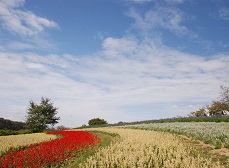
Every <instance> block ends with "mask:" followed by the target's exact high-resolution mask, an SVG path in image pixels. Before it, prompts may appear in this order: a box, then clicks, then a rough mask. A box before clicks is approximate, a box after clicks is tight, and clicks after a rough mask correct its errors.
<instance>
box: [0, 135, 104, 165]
mask: <svg viewBox="0 0 229 168" xmlns="http://www.w3.org/2000/svg"><path fill="white" fill-rule="evenodd" d="M47 134H58V135H61V136H63V137H62V138H60V139H56V140H52V141H49V142H42V143H39V144H36V145H30V146H29V147H28V148H26V149H20V150H18V151H13V152H12V151H11V152H8V153H7V154H6V155H4V156H2V157H0V167H2V168H8V167H17V168H23V167H41V166H42V165H55V166H57V165H59V164H61V163H62V162H63V161H64V160H66V159H69V158H71V157H74V156H75V155H76V154H77V153H79V152H80V151H82V149H84V148H86V147H89V146H94V145H97V144H99V143H100V139H99V138H98V137H97V136H96V135H93V134H91V133H89V132H84V131H53V132H48V133H47Z"/></svg>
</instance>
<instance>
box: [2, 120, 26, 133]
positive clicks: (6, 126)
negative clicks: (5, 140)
mask: <svg viewBox="0 0 229 168" xmlns="http://www.w3.org/2000/svg"><path fill="white" fill-rule="evenodd" d="M24 128H25V123H24V122H19V121H11V120H8V119H4V118H0V130H15V131H16V130H20V129H24Z"/></svg>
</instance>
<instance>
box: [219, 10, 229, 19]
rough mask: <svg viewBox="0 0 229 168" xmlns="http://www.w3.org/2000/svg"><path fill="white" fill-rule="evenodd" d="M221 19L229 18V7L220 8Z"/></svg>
mask: <svg viewBox="0 0 229 168" xmlns="http://www.w3.org/2000/svg"><path fill="white" fill-rule="evenodd" d="M218 17H219V19H222V20H226V21H228V20H229V8H226V7H223V8H221V9H220V10H219V14H218Z"/></svg>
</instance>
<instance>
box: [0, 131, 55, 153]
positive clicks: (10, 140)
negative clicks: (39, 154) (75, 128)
mask: <svg viewBox="0 0 229 168" xmlns="http://www.w3.org/2000/svg"><path fill="white" fill-rule="evenodd" d="M52 139H56V136H55V135H48V134H45V133H36V134H20V135H9V136H0V152H5V151H8V150H9V149H10V148H18V147H24V146H28V145H31V144H36V143H40V142H44V141H49V140H52Z"/></svg>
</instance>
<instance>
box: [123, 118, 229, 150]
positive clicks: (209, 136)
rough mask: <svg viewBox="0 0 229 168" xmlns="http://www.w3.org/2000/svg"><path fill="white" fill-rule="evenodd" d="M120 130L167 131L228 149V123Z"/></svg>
mask: <svg viewBox="0 0 229 168" xmlns="http://www.w3.org/2000/svg"><path fill="white" fill-rule="evenodd" d="M121 127H122V128H134V129H145V130H155V131H168V132H172V133H176V134H183V135H186V136H188V137H191V138H195V139H198V140H201V141H203V142H205V143H207V144H208V143H210V144H212V145H214V146H215V148H217V149H218V148H221V147H226V148H229V129H228V128H229V123H228V122H227V123H226V122H219V123H216V122H172V123H149V124H136V125H126V126H121Z"/></svg>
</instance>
